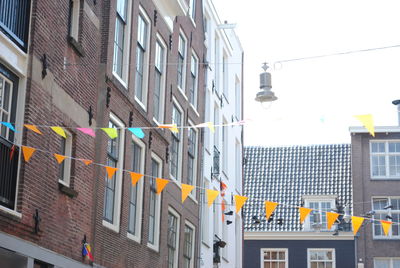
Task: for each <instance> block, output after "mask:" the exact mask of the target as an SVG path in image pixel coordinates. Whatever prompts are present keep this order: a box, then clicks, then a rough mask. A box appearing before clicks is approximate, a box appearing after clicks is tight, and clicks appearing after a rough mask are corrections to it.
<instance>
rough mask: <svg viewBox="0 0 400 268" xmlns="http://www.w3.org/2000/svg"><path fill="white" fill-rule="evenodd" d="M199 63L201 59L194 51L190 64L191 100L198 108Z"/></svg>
mask: <svg viewBox="0 0 400 268" xmlns="http://www.w3.org/2000/svg"><path fill="white" fill-rule="evenodd" d="M198 63H199V60H198V59H197V56H196V55H194V52H193V55H192V60H191V65H190V84H189V102H190V103H191V104H192V105H193V107H194V108H195V109H197V84H198Z"/></svg>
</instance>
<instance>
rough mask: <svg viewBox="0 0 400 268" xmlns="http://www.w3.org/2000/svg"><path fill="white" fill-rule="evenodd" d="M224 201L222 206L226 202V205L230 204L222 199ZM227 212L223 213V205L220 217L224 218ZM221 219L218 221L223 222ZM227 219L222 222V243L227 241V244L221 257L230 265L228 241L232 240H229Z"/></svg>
mask: <svg viewBox="0 0 400 268" xmlns="http://www.w3.org/2000/svg"><path fill="white" fill-rule="evenodd" d="M221 199H222V201H221V204H222V202H224V203H225V204H226V205H227V204H228V203H227V202H226V200H225V198H221ZM224 212H225V211H222V205H221V215H220V217H221V218H222V216H223V215H224V214H223V213H224ZM221 218H220V219H217V220H221ZM225 219H226V217H225V216H224V221H221V222H222V226H221V227H222V228H221V229H222V230H221V231H222V241H225V242H226V245H225V247H223V248H222V249H221V251H222V254H221V256H222V259H223V260H224V261H225V262H226V263H229V257H230V256H229V245H230V243H229V242H230V241H228V240H230V239H229V238H228V225H227V224H226V220H225Z"/></svg>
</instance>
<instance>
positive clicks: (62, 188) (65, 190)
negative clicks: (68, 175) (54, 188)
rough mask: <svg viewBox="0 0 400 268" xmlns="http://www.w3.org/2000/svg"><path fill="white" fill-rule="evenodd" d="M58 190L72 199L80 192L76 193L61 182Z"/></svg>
mask: <svg viewBox="0 0 400 268" xmlns="http://www.w3.org/2000/svg"><path fill="white" fill-rule="evenodd" d="M58 189H59V190H60V192H62V193H63V194H66V195H68V196H69V197H70V198H74V197H77V196H78V192H77V191H75V190H74V189H72V188H70V187H68V186H66V185H64V184H63V183H61V182H58Z"/></svg>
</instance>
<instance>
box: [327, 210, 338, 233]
mask: <svg viewBox="0 0 400 268" xmlns="http://www.w3.org/2000/svg"><path fill="white" fill-rule="evenodd" d="M338 217H339V214H337V213H335V212H326V220H327V227H328V230H330V229H331V228H332V225H333V224H334V223H335V221H336V219H337V218H338Z"/></svg>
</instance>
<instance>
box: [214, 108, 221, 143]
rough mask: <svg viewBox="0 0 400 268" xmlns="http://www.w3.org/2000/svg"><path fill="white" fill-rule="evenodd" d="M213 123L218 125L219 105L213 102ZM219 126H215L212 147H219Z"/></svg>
mask: <svg viewBox="0 0 400 268" xmlns="http://www.w3.org/2000/svg"><path fill="white" fill-rule="evenodd" d="M214 125H216V126H218V125H219V107H218V105H217V104H216V103H215V104H214ZM219 129H220V128H219V127H216V128H215V131H214V147H216V148H217V149H218V148H220V147H219Z"/></svg>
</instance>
